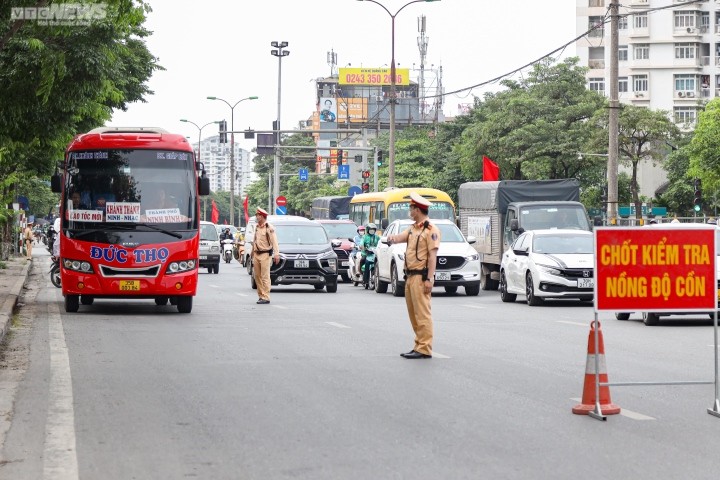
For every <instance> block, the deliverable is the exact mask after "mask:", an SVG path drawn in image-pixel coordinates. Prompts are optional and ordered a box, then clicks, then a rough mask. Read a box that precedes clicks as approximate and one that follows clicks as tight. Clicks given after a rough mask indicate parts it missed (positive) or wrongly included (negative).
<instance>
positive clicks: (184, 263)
mask: <svg viewBox="0 0 720 480" xmlns="http://www.w3.org/2000/svg"><path fill="white" fill-rule="evenodd" d="M195 265H197V262H196V261H195V259H191V260H180V261H179V262H171V263H170V265H168V267H167V273H168V274H170V273H182V272H188V271H190V270H194V269H195Z"/></svg>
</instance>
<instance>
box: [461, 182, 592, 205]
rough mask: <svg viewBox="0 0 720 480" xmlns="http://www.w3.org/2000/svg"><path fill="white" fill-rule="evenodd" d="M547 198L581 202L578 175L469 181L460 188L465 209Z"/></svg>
mask: <svg viewBox="0 0 720 480" xmlns="http://www.w3.org/2000/svg"><path fill="white" fill-rule="evenodd" d="M544 200H562V201H574V202H579V201H580V182H579V181H578V180H577V179H575V178H562V179H557V180H501V181H499V182H467V183H463V184H462V185H460V188H459V189H458V205H459V207H460V208H461V209H464V208H469V209H478V210H495V209H497V210H498V211H499V212H500V213H503V214H504V213H505V212H506V211H507V206H508V203H510V202H535V201H544Z"/></svg>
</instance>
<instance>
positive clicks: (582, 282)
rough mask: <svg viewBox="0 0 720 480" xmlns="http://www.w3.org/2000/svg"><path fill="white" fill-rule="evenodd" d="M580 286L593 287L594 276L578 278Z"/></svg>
mask: <svg viewBox="0 0 720 480" xmlns="http://www.w3.org/2000/svg"><path fill="white" fill-rule="evenodd" d="M577 282H578V288H593V287H594V286H595V283H594V282H593V279H592V278H578V281H577Z"/></svg>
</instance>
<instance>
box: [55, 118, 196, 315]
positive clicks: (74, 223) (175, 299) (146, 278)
mask: <svg viewBox="0 0 720 480" xmlns="http://www.w3.org/2000/svg"><path fill="white" fill-rule="evenodd" d="M52 189H53V191H54V192H57V193H60V194H61V201H60V217H61V219H62V223H61V225H62V227H61V229H60V232H58V235H60V258H61V261H60V265H61V272H60V275H61V279H62V293H63V296H64V297H65V311H66V312H77V311H78V309H79V305H80V304H83V305H92V303H93V301H94V300H95V299H96V298H112V299H140V298H148V299H154V300H155V303H156V304H157V305H166V304H167V303H168V302H170V303H171V304H173V305H176V306H177V309H178V311H179V312H181V313H190V311H191V310H192V302H193V297H194V296H195V292H196V290H197V282H198V248H199V241H200V240H199V220H200V219H199V211H200V201H199V195H207V194H209V193H210V180H209V179H208V178H207V176H206V175H205V170H204V167H203V166H202V164H199V163H196V161H195V155H194V153H193V150H192V148H191V147H190V145H189V144H188V142H187V140H186V139H185V137H184V136H182V135H175V134H171V133H168V132H167V131H165V130H163V129H159V128H117V127H109V128H108V127H103V128H96V129H94V130H92V131H90V132H89V133H87V134H83V135H78V136H76V137H75V138H74V139H73V141H72V142H71V143H70V145H69V146H68V148H67V150H66V152H65V160H64V163H63V170H62V172H61V173H58V174H56V175H54V176H53V178H52Z"/></svg>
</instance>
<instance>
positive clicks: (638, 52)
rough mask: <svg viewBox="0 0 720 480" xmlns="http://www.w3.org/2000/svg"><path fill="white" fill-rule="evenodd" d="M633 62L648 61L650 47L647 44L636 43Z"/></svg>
mask: <svg viewBox="0 0 720 480" xmlns="http://www.w3.org/2000/svg"><path fill="white" fill-rule="evenodd" d="M634 56H635V60H649V59H650V45H649V44H647V43H638V44H637V45H635V53H634Z"/></svg>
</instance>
